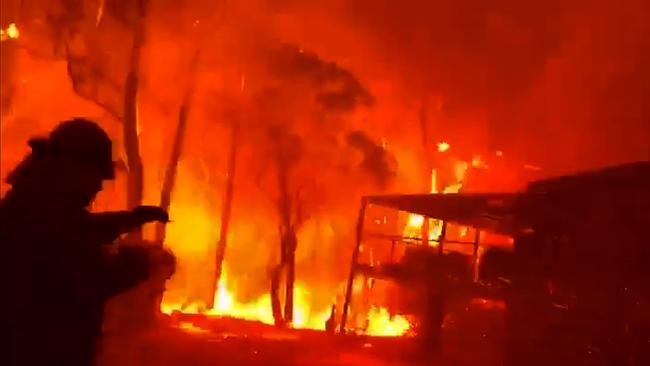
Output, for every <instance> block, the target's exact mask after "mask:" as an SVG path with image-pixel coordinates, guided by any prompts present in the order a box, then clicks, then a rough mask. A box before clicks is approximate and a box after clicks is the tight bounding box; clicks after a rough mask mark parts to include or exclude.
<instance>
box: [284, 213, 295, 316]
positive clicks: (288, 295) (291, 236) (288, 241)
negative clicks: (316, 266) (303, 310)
mask: <svg viewBox="0 0 650 366" xmlns="http://www.w3.org/2000/svg"><path fill="white" fill-rule="evenodd" d="M284 240H285V243H284V247H285V249H286V251H287V253H286V257H285V259H286V262H285V270H286V273H287V279H286V290H285V291H286V292H285V300H284V320H285V321H286V322H287V323H293V289H294V284H295V280H296V246H297V240H298V239H297V238H296V231H295V228H294V226H293V225H291V226H289V230H288V232H287V233H286V234H285V238H284Z"/></svg>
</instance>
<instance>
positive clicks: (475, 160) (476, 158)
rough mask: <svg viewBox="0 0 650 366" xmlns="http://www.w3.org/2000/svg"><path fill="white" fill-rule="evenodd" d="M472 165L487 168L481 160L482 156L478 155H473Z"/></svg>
mask: <svg viewBox="0 0 650 366" xmlns="http://www.w3.org/2000/svg"><path fill="white" fill-rule="evenodd" d="M472 166H473V167H474V168H477V169H487V168H488V165H487V163H486V162H485V161H484V160H483V158H482V157H481V156H480V155H474V157H473V158H472Z"/></svg>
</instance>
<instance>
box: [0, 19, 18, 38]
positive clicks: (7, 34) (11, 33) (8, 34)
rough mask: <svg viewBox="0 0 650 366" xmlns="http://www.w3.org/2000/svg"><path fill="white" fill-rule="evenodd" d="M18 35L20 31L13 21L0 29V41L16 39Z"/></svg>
mask: <svg viewBox="0 0 650 366" xmlns="http://www.w3.org/2000/svg"><path fill="white" fill-rule="evenodd" d="M19 36H20V31H18V27H17V26H16V24H15V23H11V24H9V25H8V26H7V28H6V29H0V41H2V42H4V41H7V40H10V39H17V38H18V37H19Z"/></svg>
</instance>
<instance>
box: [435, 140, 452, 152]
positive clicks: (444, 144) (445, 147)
mask: <svg viewBox="0 0 650 366" xmlns="http://www.w3.org/2000/svg"><path fill="white" fill-rule="evenodd" d="M450 148H451V145H449V143H448V142H446V141H441V142H439V143H438V152H445V151H448V150H449V149H450Z"/></svg>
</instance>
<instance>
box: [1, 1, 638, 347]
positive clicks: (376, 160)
mask: <svg viewBox="0 0 650 366" xmlns="http://www.w3.org/2000/svg"><path fill="white" fill-rule="evenodd" d="M9 3H12V4H13V3H16V4H18V3H20V6H18V5H15V6H11V5H10V4H9ZM316 3H323V4H321V5H322V6H321V7H320V8H319V7H318V6H316V5H306V4H305V5H301V4H294V2H283V1H243V2H241V3H239V2H229V1H193V2H174V1H165V0H162V1H155V0H137V1H136V0H133V1H120V0H102V1H84V0H73V1H40V2H39V1H33V2H18V1H13V2H11V1H7V3H6V4H5V3H3V5H2V6H3V15H2V25H1V33H0V36H1V40H2V126H1V127H2V177H3V180H4V178H5V177H6V174H7V172H8V170H9V169H10V167H12V166H14V165H15V164H16V163H17V162H18V161H19V160H20V159H21V158H22V156H23V154H24V153H25V149H24V146H22V142H23V141H25V140H26V137H28V136H31V135H33V134H37V133H41V132H43V131H46V130H48V129H49V127H51V126H52V125H53V124H54V123H56V122H57V121H58V120H61V119H64V118H65V117H70V116H73V115H86V116H88V117H89V118H94V119H96V120H98V121H100V122H101V124H102V125H103V126H104V127H105V128H106V129H107V130H108V131H109V132H110V133H111V135H112V137H113V139H114V140H115V142H116V143H115V145H116V146H117V148H118V151H116V153H115V154H116V160H119V161H121V162H122V164H121V165H122V166H121V167H120V168H121V169H120V171H119V172H118V180H117V181H116V182H115V183H111V184H110V185H108V186H107V187H105V188H106V189H105V191H104V192H103V193H102V195H101V196H100V197H99V198H98V200H97V202H96V203H95V207H94V208H96V209H98V210H103V209H108V208H110V209H114V208H122V207H124V206H126V207H128V208H132V207H135V206H137V205H139V204H142V203H150V204H156V205H158V204H159V205H161V206H162V207H164V208H166V209H169V212H170V217H171V220H172V222H171V223H170V224H168V225H167V226H166V227H163V226H160V225H159V226H152V227H147V228H146V229H145V230H144V231H143V232H139V233H135V234H134V235H132V236H131V237H129V238H126V239H125V240H127V241H128V240H134V241H138V242H146V243H148V244H149V245H157V246H162V245H164V246H166V247H169V248H171V250H172V251H173V252H174V253H175V255H176V256H177V260H178V262H177V272H176V275H175V276H174V277H173V278H172V279H171V280H169V281H168V282H167V283H166V284H165V285H164V286H165V291H164V293H162V294H160V295H161V296H160V298H157V299H156V301H155V303H156V306H158V304H159V307H160V310H161V312H162V313H164V314H167V315H178V314H189V315H198V314H202V315H204V316H206V317H215V318H216V317H232V318H237V319H244V320H249V321H257V322H261V323H265V324H273V325H276V326H279V327H288V328H299V329H302V328H304V329H315V330H326V329H327V330H331V328H332V327H330V326H328V324H330V325H331V324H339V323H340V318H341V312H342V308H341V306H342V303H343V298H344V297H345V285H346V280H347V277H348V274H349V271H348V270H349V262H350V256H351V255H352V252H353V247H354V238H355V230H356V226H355V224H356V219H357V209H358V202H359V201H360V200H361V197H362V196H366V195H372V194H389V193H396V192H414V193H443V194H457V193H468V192H493V191H516V190H519V189H521V188H522V187H524V186H525V184H526V183H527V182H528V181H530V180H531V179H533V178H537V177H539V176H541V175H545V174H550V173H555V172H558V171H567V170H575V169H577V168H582V167H588V166H593V165H600V164H601V163H602V162H611V161H623V160H633V159H634V158H638V157H639V156H640V155H642V154H645V153H647V151H645V150H644V149H647V144H646V145H645V146H644V143H648V140H647V136H648V134H645V137H644V136H643V135H644V134H643V132H647V126H643V121H645V122H647V115H648V114H647V113H646V112H647V108H646V107H644V103H645V104H647V103H646V102H647V101H643V100H642V97H641V95H642V94H643V92H644V91H647V90H646V89H647V88H645V89H643V88H644V87H643V86H640V84H641V83H639V82H635V81H633V80H632V79H635V78H637V79H639V80H642V81H647V80H648V71H647V67H644V68H643V69H641V66H639V65H641V64H643V63H642V62H641V61H639V60H641V59H643V60H647V57H648V55H647V49H650V47H648V48H643V47H641V46H642V45H643V42H644V41H643V40H640V39H639V37H636V36H634V37H632V36H631V35H636V34H637V33H636V32H637V31H638V30H637V29H636V28H635V29H632V28H634V27H637V28H638V29H640V30H643V31H647V24H648V23H647V22H645V21H647V19H645V18H643V16H642V15H639V14H641V13H642V11H635V10H633V9H645V8H647V6H645V5H644V4H642V3H641V2H640V1H632V3H633V4H631V5H630V9H632V10H623V9H618V10H617V12H616V13H615V14H614V15H612V16H613V17H614V18H616V19H610V18H606V17H605V16H604V15H602V14H601V13H602V12H601V10H602V9H601V7H599V6H594V7H591V6H588V5H584V4H583V5H571V6H568V5H567V7H568V8H570V9H566V11H565V13H566V14H567V15H566V19H565V18H562V21H559V20H558V21H557V22H556V21H554V20H553V19H554V18H553V15H552V12H553V9H554V8H553V6H551V5H548V7H547V6H545V5H535V7H539V8H540V9H532V8H526V9H524V8H523V7H524V6H523V5H521V4H519V2H512V1H507V2H506V3H511V5H512V6H509V7H504V8H503V9H502V8H500V7H499V6H496V5H489V6H488V5H480V6H479V5H477V4H474V3H472V2H471V1H460V2H459V4H457V5H454V4H452V3H453V2H450V1H441V2H431V3H432V4H433V3H436V4H437V5H436V6H433V5H430V6H431V7H430V6H429V5H426V4H421V3H420V2H417V1H406V2H404V4H403V5H402V6H401V7H399V9H392V8H391V7H390V6H388V5H386V4H370V3H374V2H367V1H353V2H352V3H351V4H346V3H345V2H341V1H332V2H331V4H330V3H329V2H316ZM316 3H314V4H316ZM422 3H426V2H422ZM515 3H516V4H515ZM551 3H553V4H555V5H557V6H558V7H562V8H563V7H564V5H561V3H563V2H561V1H551ZM580 3H582V2H580ZM560 5H561V6H560ZM493 7H494V8H493ZM531 7H532V6H531ZM319 9H320V10H319ZM563 9H564V8H563ZM393 10H394V12H393ZM646 10H647V9H646ZM563 11H564V10H563ZM470 14H471V16H470ZM536 14H537V15H536ZM628 15H629V16H631V19H630V20H629V27H630V29H627V28H626V29H623V30H619V31H617V32H616V33H615V34H614V35H609V34H608V35H607V37H604V35H605V34H606V33H607V32H606V29H609V28H611V27H612V26H613V25H617V24H619V23H620V19H618V18H621V19H622V18H626V17H627V16H628ZM617 17H618V18H617ZM323 23H325V24H329V25H328V26H327V28H328V30H327V31H325V30H323V29H322V24H323ZM406 23H408V24H406ZM574 23H575V24H574ZM319 24H320V25H319ZM592 25H593V28H594V29H595V31H596V32H597V33H598V34H600V35H601V36H603V37H601V38H603V39H602V42H604V43H605V44H606V45H600V44H597V43H601V42H599V41H593V42H592V41H591V40H589V37H588V35H587V34H586V31H585V30H584V29H587V28H591V27H592ZM457 27H460V29H457ZM478 28H480V29H478ZM407 33H408V34H410V35H407ZM610 36H611V37H613V38H615V39H616V40H622V39H626V40H627V41H626V42H627V43H630V44H633V45H631V46H630V48H631V49H632V48H633V49H634V50H635V51H634V52H637V53H638V54H639V55H640V56H639V57H638V59H637V58H636V57H631V55H630V54H631V53H632V51H629V50H627V49H626V50H621V47H617V48H616V50H619V51H621V53H622V55H621V56H620V58H619V56H613V55H612V54H616V53H617V51H616V50H614V51H612V52H609V51H608V52H604V51H603V50H605V49H607V44H616V43H617V42H616V41H615V40H612V39H613V38H612V39H610V38H608V37H610ZM513 50H516V51H513ZM585 55H588V56H585ZM589 55H591V56H589ZM594 55H597V56H598V57H601V56H602V57H603V59H604V61H603V65H604V66H603V68H605V69H607V70H608V71H607V72H606V73H602V74H601V73H599V69H598V68H590V67H589V65H586V66H584V69H583V64H584V63H585V59H584V58H585V57H592V56H594ZM626 55H627V56H626ZM528 57H530V58H533V59H534V60H529V59H528ZM626 57H629V64H625V62H623V61H626V60H628V58H626ZM637 61H638V62H637ZM637 63H638V64H637ZM624 64H625V65H627V66H625V65H624ZM621 65H623V66H621ZM645 65H647V63H646V64H645ZM597 78H602V79H598V80H595V79H597ZM565 84H567V85H570V86H568V89H569V90H568V91H565V90H564V85H565ZM579 85H583V86H579ZM592 86H604V87H603V88H601V89H598V88H597V87H593V88H592ZM608 86H612V88H614V89H616V90H629V93H627V94H626V95H629V97H625V98H623V97H621V98H619V97H618V96H617V95H616V94H617V93H614V92H610V93H605V92H603V93H602V94H598V91H597V90H605V89H606V88H605V87H608ZM587 89H589V90H588V92H589V95H587V96H582V94H583V92H586V91H587ZM646 94H647V93H646ZM565 97H566V98H565ZM594 105H596V107H593V108H594V110H593V111H592V110H591V109H592V106H594ZM601 112H602V113H601ZM619 112H620V115H619V114H618V113H619ZM637 112H639V113H637ZM644 113H645V114H644ZM638 115H642V116H641V117H639V116H638ZM643 115H644V116H645V117H643ZM627 117H629V118H628V119H629V120H630V121H631V122H630V124H629V125H626V126H629V128H621V129H625V132H621V131H618V130H617V131H616V134H617V136H618V137H620V139H616V141H613V142H612V141H610V138H609V136H607V135H608V131H609V132H611V130H612V127H611V125H612V123H613V122H612V121H614V120H618V119H619V118H621V119H625V118H627ZM591 118H593V120H594V121H595V122H593V123H594V124H593V125H591V124H590V123H591V122H589V121H590V119H591ZM643 118H645V119H643ZM573 121H576V125H570V123H569V122H571V123H572V122H573ZM644 128H645V130H644ZM585 129H590V130H592V129H593V130H596V131H599V132H597V133H594V135H593V136H591V135H589V136H587V134H586V133H584V130H585ZM560 131H562V133H560ZM619 140H620V141H619ZM628 140H629V143H628V142H625V141H628ZM551 146H552V147H553V150H552V151H551V149H550V148H549V147H551ZM603 146H608V148H607V149H605V150H616V151H613V152H611V154H610V153H607V154H603V153H601V152H600V150H601V149H597V148H599V147H603ZM609 146H612V147H611V149H610V148H609ZM639 146H641V147H639ZM594 150H598V152H596V153H594V154H593V156H592V155H591V151H594ZM551 155H552V156H551ZM540 166H541V167H543V169H542V168H540ZM549 166H550V168H548V169H547V167H549ZM5 191H6V187H5V186H4V182H3V187H2V192H3V193H4V192H5ZM373 224H374V225H376V227H377V228H378V229H377V230H386V231H392V232H393V235H399V236H400V237H401V238H402V239H401V240H404V241H412V242H418V243H419V244H418V245H423V246H431V247H436V248H437V247H438V246H439V245H440V240H441V237H447V238H451V240H461V239H466V240H468V241H472V240H476V242H477V243H478V242H479V241H480V240H483V241H486V242H487V241H489V238H487V239H486V238H485V237H480V238H479V235H478V232H477V231H475V230H474V229H471V228H469V227H467V226H462V225H452V224H449V225H446V223H445V222H444V221H442V220H436V219H425V218H424V217H423V216H421V215H417V214H403V213H400V214H390V213H386V214H380V215H378V216H376V217H373ZM492 239H494V238H492ZM497 239H498V240H500V241H501V242H500V243H498V244H499V245H505V246H508V245H509V244H510V242H509V241H508V239H507V238H503V237H499V238H497ZM491 244H494V243H493V242H492V243H491ZM365 254H367V255H370V256H372V255H374V254H371V253H368V252H366V253H365ZM402 254H403V253H402ZM475 255H476V253H475ZM373 261H374V258H373V259H371V260H370V262H373ZM366 285H367V283H364V285H359V286H357V287H354V288H353V289H352V290H351V291H353V292H355V294H360V293H362V292H363V291H365V290H364V286H366ZM376 289H378V291H380V292H382V296H381V297H382V298H384V299H385V298H388V299H389V300H388V301H385V302H384V303H381V301H380V302H377V303H372V304H369V305H368V306H367V308H365V311H363V314H365V315H364V316H365V319H362V320H363V321H357V322H356V323H355V322H351V324H353V325H351V326H350V327H349V329H347V330H348V331H350V332H358V333H361V334H366V335H371V336H389V337H395V336H404V335H412V334H414V332H415V330H416V328H418V324H417V323H418V320H417V319H415V318H414V317H413V316H412V314H405V313H400V312H397V311H394V307H393V306H391V304H390V302H391V300H395V299H391V296H392V297H396V296H397V297H399V296H402V295H403V294H401V293H400V294H397V295H395V292H391V291H392V289H391V287H390V286H385V287H382V285H377V286H376ZM184 327H185V328H188V329H190V328H191V327H189V326H186V325H185V326H184Z"/></svg>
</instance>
